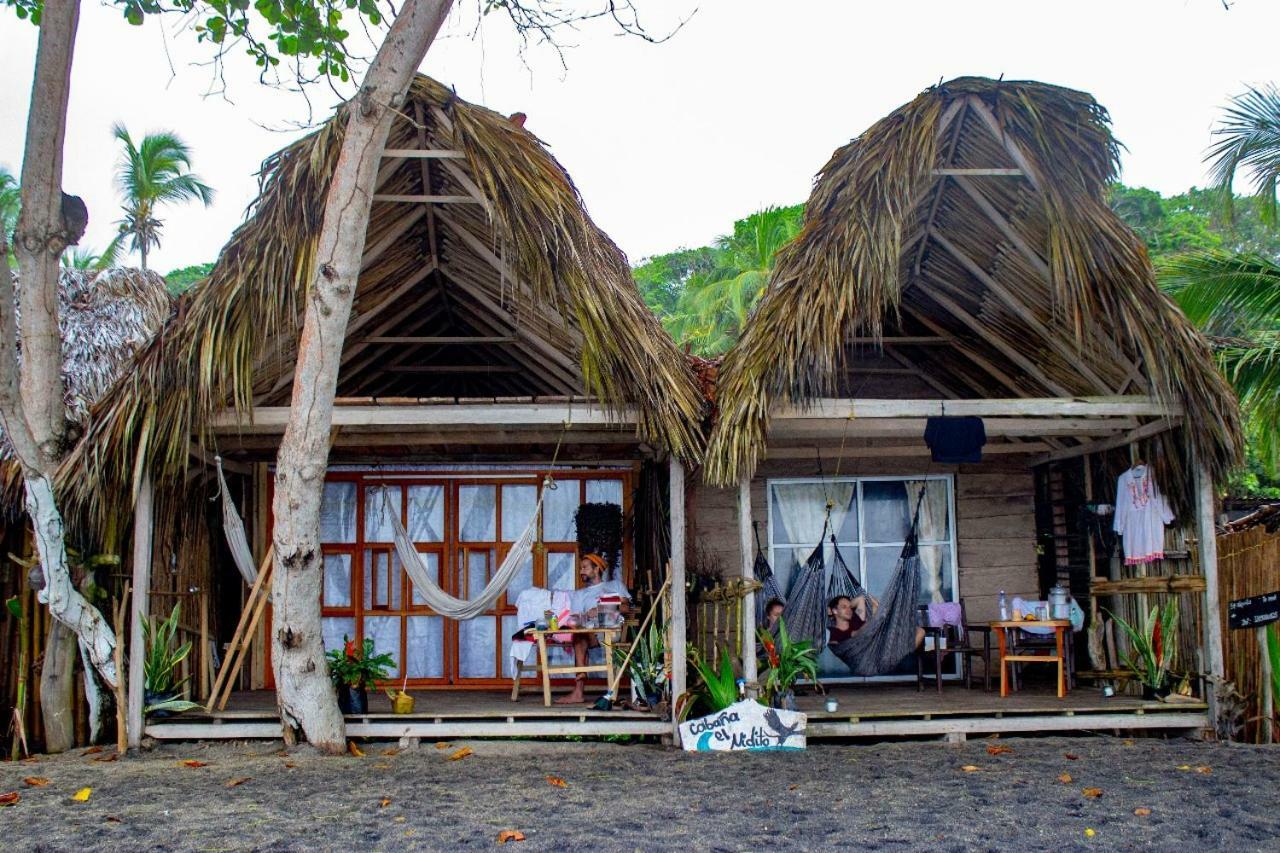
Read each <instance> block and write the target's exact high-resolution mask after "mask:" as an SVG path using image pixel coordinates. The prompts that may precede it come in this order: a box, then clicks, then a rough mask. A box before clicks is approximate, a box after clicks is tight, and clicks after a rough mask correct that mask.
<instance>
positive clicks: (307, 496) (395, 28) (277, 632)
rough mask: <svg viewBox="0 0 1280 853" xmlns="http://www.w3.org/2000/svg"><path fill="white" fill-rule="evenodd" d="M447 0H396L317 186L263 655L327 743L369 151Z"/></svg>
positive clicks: (287, 704)
mask: <svg viewBox="0 0 1280 853" xmlns="http://www.w3.org/2000/svg"><path fill="white" fill-rule="evenodd" d="M451 5H452V0H407V2H406V3H405V4H404V6H403V7H402V8H401V10H400V13H399V15H397V16H396V19H395V22H394V23H393V24H392V26H391V30H390V32H388V34H387V37H386V40H385V41H384V42H383V43H382V46H381V47H380V48H379V49H378V54H377V56H376V57H375V58H374V60H373V63H372V64H371V65H370V67H369V72H368V74H367V75H366V77H365V80H364V84H363V85H362V86H361V89H360V92H359V94H357V95H356V97H355V98H354V99H353V100H352V101H351V102H350V103H348V104H347V118H346V122H347V124H346V132H345V136H344V137H343V142H342V150H341V152H340V154H339V158H338V164H337V167H336V170H335V172H334V175H333V180H332V183H331V184H330V187H329V193H328V195H327V196H326V198H325V214H324V221H323V224H322V227H321V231H320V237H319V242H318V246H317V249H316V263H315V274H314V277H313V279H312V280H311V282H310V287H309V290H308V294H307V301H306V312H305V317H304V324H303V329H302V336H301V339H300V340H299V344H298V363H297V367H296V368H295V370H294V376H293V399H292V401H291V408H290V415H289V424H288V427H287V428H286V429H285V434H284V438H283V440H282V441H281V444H280V454H279V458H278V461H277V468H276V493H275V500H274V503H273V510H274V519H275V529H274V534H273V539H274V543H275V559H276V570H275V573H274V576H273V577H272V584H271V594H272V607H273V611H272V625H273V626H274V632H273V636H272V638H271V654H272V665H273V666H274V669H275V677H276V696H277V703H278V705H279V709H280V717H281V720H282V721H283V723H284V725H285V726H286V727H288V728H290V729H297V728H300V729H301V730H302V732H303V733H304V734H305V735H306V738H307V740H308V741H309V742H310V743H312V744H313V745H314V746H316V747H317V748H319V749H322V750H324V751H327V752H340V751H342V750H343V749H345V747H346V741H345V730H344V728H343V721H342V715H341V714H340V713H339V711H338V705H337V697H336V695H335V694H334V690H333V686H332V684H331V683H330V681H329V677H328V671H327V668H326V665H325V660H324V646H323V643H322V641H321V634H320V592H321V583H322V579H323V574H322V564H321V552H320V499H321V495H322V493H323V489H324V476H325V470H326V468H327V467H328V460H329V430H330V427H331V425H332V422H333V397H334V393H335V391H336V387H337V380H338V367H339V360H340V357H341V354H342V344H343V340H344V338H345V337H346V330H347V321H348V319H349V317H350V314H351V303H352V299H353V298H354V296H355V291H356V279H357V277H358V275H359V271H360V261H361V256H362V255H363V253H364V243H365V231H366V229H367V227H368V224H369V206H370V204H371V203H372V200H373V192H374V184H375V182H376V180H377V172H378V162H379V158H380V156H381V154H382V147H383V142H384V141H385V140H386V136H387V131H388V129H389V128H390V127H391V121H392V118H393V117H394V114H393V112H392V110H391V107H392V106H396V105H398V104H399V103H400V101H401V99H402V98H403V95H404V92H405V91H406V90H407V89H408V86H409V82H410V80H411V79H412V77H413V74H414V72H415V71H416V70H417V67H418V64H419V63H420V62H422V58H423V57H424V56H425V55H426V52H427V48H428V47H429V46H430V45H431V42H432V40H433V39H434V38H435V35H436V33H437V32H438V31H439V29H440V26H441V25H442V24H443V23H444V19H445V17H446V16H447V15H448V13H449V8H450V6H451Z"/></svg>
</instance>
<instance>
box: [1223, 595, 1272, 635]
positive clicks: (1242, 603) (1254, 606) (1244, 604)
mask: <svg viewBox="0 0 1280 853" xmlns="http://www.w3.org/2000/svg"><path fill="white" fill-rule="evenodd" d="M1277 620H1280V592H1268V593H1265V594H1263V595H1254V596H1250V597H1249V598H1237V599H1236V600H1235V601H1232V602H1229V603H1228V604H1227V624H1228V625H1230V626H1231V627H1232V628H1257V627H1260V626H1262V625H1266V624H1268V623H1271V622H1275V621H1277Z"/></svg>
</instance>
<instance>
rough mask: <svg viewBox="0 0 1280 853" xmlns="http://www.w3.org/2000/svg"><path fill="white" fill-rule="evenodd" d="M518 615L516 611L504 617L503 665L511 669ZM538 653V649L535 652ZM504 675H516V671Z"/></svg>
mask: <svg viewBox="0 0 1280 853" xmlns="http://www.w3.org/2000/svg"><path fill="white" fill-rule="evenodd" d="M517 627H518V626H517V625H516V616H515V614H514V613H511V614H508V615H506V616H503V617H502V665H503V666H504V667H505V668H506V669H507V670H511V669H512V666H511V635H512V634H514V633H515V632H516V628H517ZM534 654H535V655H536V654H537V651H535V652H534ZM503 674H504V675H507V674H509V675H515V672H508V673H503Z"/></svg>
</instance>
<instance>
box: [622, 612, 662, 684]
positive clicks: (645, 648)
mask: <svg viewBox="0 0 1280 853" xmlns="http://www.w3.org/2000/svg"><path fill="white" fill-rule="evenodd" d="M633 647H634V651H633V652H632V654H631V663H630V664H629V665H628V670H629V671H630V673H631V680H632V681H634V682H635V683H636V685H637V686H638V687H639V688H640V692H641V693H642V694H643V695H644V697H645V698H646V699H648V698H649V697H652V696H657V697H661V696H662V695H663V693H664V692H665V691H666V689H667V687H668V685H669V683H670V682H669V673H668V672H667V626H666V625H665V624H662V623H659V622H658V621H657V620H655V621H653V622H652V623H650V625H649V627H648V629H647V630H646V631H645V632H644V633H643V634H640V635H639V636H637V637H636V638H635V641H634V643H633ZM626 656H627V650H626V649H623V648H617V647H615V648H614V650H613V663H614V666H622V664H623V660H624V659H625V658H626Z"/></svg>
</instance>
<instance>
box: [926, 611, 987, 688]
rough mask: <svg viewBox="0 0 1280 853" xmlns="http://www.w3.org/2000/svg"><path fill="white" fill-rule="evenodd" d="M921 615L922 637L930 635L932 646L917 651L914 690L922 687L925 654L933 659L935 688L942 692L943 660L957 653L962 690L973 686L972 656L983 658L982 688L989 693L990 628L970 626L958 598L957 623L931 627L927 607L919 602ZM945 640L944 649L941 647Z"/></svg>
mask: <svg viewBox="0 0 1280 853" xmlns="http://www.w3.org/2000/svg"><path fill="white" fill-rule="evenodd" d="M919 611H920V614H921V620H920V621H921V624H922V625H924V626H925V629H924V630H925V637H933V648H932V649H930V650H928V651H926V650H924V649H923V648H922V649H920V650H919V651H918V652H916V689H917V690H921V691H923V690H924V661H925V658H926V657H932V658H933V679H934V684H935V685H936V686H937V688H938V692H939V693H941V692H942V661H943V659H944V658H945V657H946V656H947V655H957V656H958V657H959V658H960V679H961V681H962V682H964V686H965V689H966V690H968V689H970V688H971V687H972V686H973V678H974V673H973V661H972V658H974V657H980V658H982V689H983V690H985V691H987V692H988V693H990V692H991V628H990V627H989V626H987V625H970V624H969V617H968V614H967V613H966V612H965V605H964V599H963V598H962V599H960V624H959V625H951V624H948V625H942V626H940V627H933V626H930V625H929V624H928V607H927V606H925V605H921V606H920V608H919ZM975 633H976V634H981V635H982V641H981V643H980V644H975V643H974V641H973V635H974V634H975ZM940 640H945V641H946V643H945V646H946V647H945V648H942V645H943V643H941V642H939V641H940Z"/></svg>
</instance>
